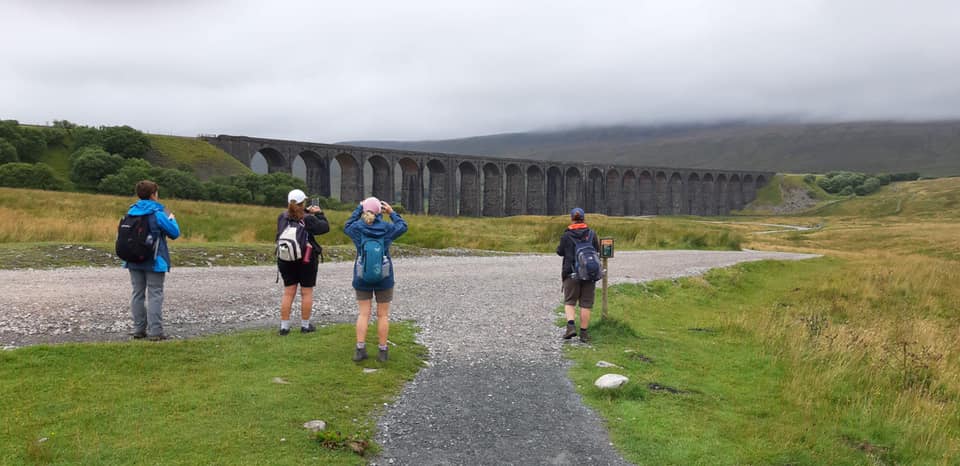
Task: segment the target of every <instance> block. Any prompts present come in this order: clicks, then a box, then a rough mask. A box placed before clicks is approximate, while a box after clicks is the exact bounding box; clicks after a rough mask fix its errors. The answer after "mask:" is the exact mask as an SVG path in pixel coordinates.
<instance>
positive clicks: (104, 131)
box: [100, 125, 150, 159]
mask: <svg viewBox="0 0 960 466" xmlns="http://www.w3.org/2000/svg"><path fill="white" fill-rule="evenodd" d="M100 133H101V136H100V137H101V141H102V143H103V148H104V149H106V150H107V152H110V153H111V154H119V155H120V156H121V157H124V158H128V159H129V158H133V157H143V154H145V153H146V152H147V151H148V150H150V140H149V139H147V136H146V135H145V134H143V133H142V132H140V131H138V130H136V129H133V128H131V127H129V126H126V125H124V126H107V127H101V128H100Z"/></svg>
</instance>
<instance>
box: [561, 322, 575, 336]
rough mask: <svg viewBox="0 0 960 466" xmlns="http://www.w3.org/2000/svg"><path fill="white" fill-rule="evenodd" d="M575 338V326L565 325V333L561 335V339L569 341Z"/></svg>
mask: <svg viewBox="0 0 960 466" xmlns="http://www.w3.org/2000/svg"><path fill="white" fill-rule="evenodd" d="M575 336H577V326H576V325H570V324H567V332H566V333H564V334H563V339H564V340H569V339H571V338H573V337H575Z"/></svg>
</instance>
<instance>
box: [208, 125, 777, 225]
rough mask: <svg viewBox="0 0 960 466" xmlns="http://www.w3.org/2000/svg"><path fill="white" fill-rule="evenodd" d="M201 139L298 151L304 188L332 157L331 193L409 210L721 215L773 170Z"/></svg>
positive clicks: (325, 191) (318, 183)
mask: <svg viewBox="0 0 960 466" xmlns="http://www.w3.org/2000/svg"><path fill="white" fill-rule="evenodd" d="M203 139H204V140H205V141H207V142H209V143H211V144H213V145H215V146H217V147H219V148H220V149H222V150H224V151H225V152H227V153H228V154H230V155H232V156H233V157H234V158H236V159H237V160H239V161H240V162H242V163H243V164H245V165H246V166H248V167H249V166H250V163H251V160H252V159H253V157H254V155H255V154H257V153H259V154H261V156H262V157H263V158H264V160H265V161H266V163H267V171H268V172H269V173H274V172H284V173H292V172H293V165H294V161H295V160H297V159H299V161H302V163H303V165H304V166H305V167H306V176H305V181H306V184H307V190H308V192H309V193H311V194H319V195H321V196H327V197H329V196H331V195H332V194H334V193H332V189H333V182H332V181H333V180H332V175H331V164H333V163H336V164H337V165H338V166H339V167H340V188H339V193H336V194H338V195H339V197H340V199H342V200H344V201H347V202H359V201H360V200H361V199H363V198H364V197H366V196H370V195H373V196H376V197H379V198H381V199H385V200H388V201H390V202H397V201H399V202H400V203H402V204H403V206H404V208H406V209H407V210H408V211H409V212H412V213H427V214H431V215H447V216H455V215H463V216H484V217H501V216H510V215H544V214H545V215H561V214H564V213H566V212H568V211H569V210H570V209H572V208H573V207H576V206H581V207H583V208H584V209H586V210H587V211H588V212H591V213H605V214H607V215H612V216H622V215H628V216H631V215H725V214H727V213H729V212H730V211H731V210H737V209H742V208H743V206H745V205H746V204H748V203H749V202H751V201H753V200H754V199H755V198H756V195H757V190H758V189H760V188H761V187H763V186H764V185H765V184H766V183H767V182H768V181H769V180H770V179H771V178H772V177H773V175H774V174H775V173H773V172H760V171H745V170H712V169H684V168H666V167H643V166H629V165H612V164H601V163H589V162H582V163H560V162H549V161H542V160H523V159H506V158H495V157H479V156H470V155H459V154H439V153H430V152H415V151H404V150H392V149H377V148H370V147H354V146H345V145H336V144H321V143H313V142H301V141H286V140H280V139H265V138H253V137H246V136H229V135H218V136H203ZM364 167H369V168H368V171H369V172H371V173H372V175H373V176H372V179H371V180H365V179H364V177H365V175H364ZM365 186H366V187H367V188H365ZM366 191H369V192H366Z"/></svg>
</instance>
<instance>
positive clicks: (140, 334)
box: [130, 332, 147, 340]
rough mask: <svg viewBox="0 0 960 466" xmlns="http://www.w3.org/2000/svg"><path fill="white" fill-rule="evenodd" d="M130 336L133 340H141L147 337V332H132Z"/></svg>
mask: <svg viewBox="0 0 960 466" xmlns="http://www.w3.org/2000/svg"><path fill="white" fill-rule="evenodd" d="M130 336H132V337H133V339H134V340H143V339H144V338H147V332H133V333H131V334H130Z"/></svg>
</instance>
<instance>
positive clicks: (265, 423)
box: [0, 323, 426, 464]
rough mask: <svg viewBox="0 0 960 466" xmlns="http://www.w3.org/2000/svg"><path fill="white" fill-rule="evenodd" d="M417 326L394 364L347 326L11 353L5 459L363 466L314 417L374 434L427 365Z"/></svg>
mask: <svg viewBox="0 0 960 466" xmlns="http://www.w3.org/2000/svg"><path fill="white" fill-rule="evenodd" d="M414 333H415V329H414V327H413V325H411V324H409V323H398V324H395V325H393V326H392V328H391V341H393V342H395V343H396V345H397V346H396V347H394V348H393V349H392V350H391V352H390V361H389V363H386V364H382V365H381V364H379V363H377V362H375V361H366V362H364V363H363V364H362V365H359V366H358V365H357V364H355V363H353V362H352V361H351V360H350V358H351V356H352V355H353V342H354V330H353V327H352V326H348V325H333V326H328V327H323V328H320V329H318V331H317V332H316V333H314V334H309V335H301V334H299V333H297V332H293V333H291V335H290V336H287V337H283V338H281V337H278V336H276V334H275V333H274V332H273V331H272V330H271V331H254V332H243V333H237V334H228V335H218V336H212V337H204V338H197V339H191V340H183V341H170V342H162V343H147V342H139V341H137V342H129V343H102V344H64V345H56V346H33V347H27V348H21V349H18V350H15V351H10V352H0V392H2V393H3V394H4V396H3V397H2V398H0V412H3V413H4V415H3V422H2V423H0V463H2V464H24V463H43V464H131V463H136V464H146V463H149V464H303V463H315V464H364V463H365V461H364V459H363V458H361V457H359V456H357V455H356V454H354V453H353V452H351V451H349V450H329V449H326V448H323V447H321V445H320V442H319V441H318V440H317V439H316V438H315V437H314V436H313V435H312V434H310V433H309V432H308V431H306V430H305V429H304V428H303V427H302V425H303V423H304V422H307V421H310V420H314V419H321V420H324V421H326V423H327V430H329V431H332V432H337V431H339V432H342V433H343V434H344V435H349V436H351V437H352V438H357V439H363V440H366V441H369V440H370V439H371V438H372V435H373V434H372V433H373V432H374V429H375V417H374V416H375V414H377V413H378V411H379V410H380V409H382V407H383V404H384V403H385V402H387V401H389V400H391V399H392V398H393V397H395V396H396V395H397V393H399V391H400V389H401V387H402V385H403V383H404V382H405V381H408V380H411V379H412V378H413V376H414V374H416V372H417V371H418V369H419V368H420V367H421V364H422V358H423V357H425V354H426V353H425V348H424V347H422V346H420V345H417V344H416V343H415V342H414ZM371 337H373V334H372V333H371ZM363 367H369V368H377V369H378V370H377V371H376V372H373V373H369V374H368V373H363V372H362V370H361V368H363ZM277 377H279V378H280V379H282V380H274V378H277ZM278 382H280V383H278ZM375 449H376V447H375V446H374V450H375Z"/></svg>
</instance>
